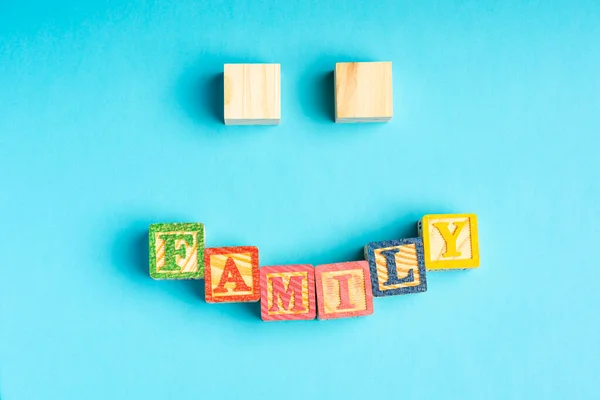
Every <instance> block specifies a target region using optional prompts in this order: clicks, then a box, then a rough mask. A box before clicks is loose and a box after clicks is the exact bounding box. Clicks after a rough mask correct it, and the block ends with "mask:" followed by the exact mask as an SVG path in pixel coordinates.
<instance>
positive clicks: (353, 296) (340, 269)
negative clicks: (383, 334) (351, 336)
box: [315, 261, 373, 319]
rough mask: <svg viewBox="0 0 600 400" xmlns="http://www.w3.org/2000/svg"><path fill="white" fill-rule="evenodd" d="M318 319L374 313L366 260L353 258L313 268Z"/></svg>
mask: <svg viewBox="0 0 600 400" xmlns="http://www.w3.org/2000/svg"><path fill="white" fill-rule="evenodd" d="M315 281H316V286H317V304H318V310H319V314H318V319H332V318H348V317H358V316H362V315H370V314H373V294H372V291H371V277H370V274H369V264H368V263H367V262H366V261H352V262H344V263H336V264H326V265H319V266H317V267H316V268H315Z"/></svg>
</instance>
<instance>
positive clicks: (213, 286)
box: [204, 246, 260, 303]
mask: <svg viewBox="0 0 600 400" xmlns="http://www.w3.org/2000/svg"><path fill="white" fill-rule="evenodd" d="M204 263H205V266H204V267H205V270H204V279H205V281H204V284H205V288H206V301H207V302H209V303H236V302H252V301H258V300H259V299H260V284H259V271H258V248H257V247H254V246H237V247H218V248H207V249H205V251H204Z"/></svg>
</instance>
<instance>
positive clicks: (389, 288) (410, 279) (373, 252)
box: [365, 238, 427, 297]
mask: <svg viewBox="0 0 600 400" xmlns="http://www.w3.org/2000/svg"><path fill="white" fill-rule="evenodd" d="M365 258H366V259H367V261H368V262H369V270H370V272H371V283H372V288H373V296H375V297H382V296H395V295H401V294H410V293H420V292H425V291H427V276H426V271H425V258H424V254H423V241H422V240H421V238H412V239H401V240H386V241H383V242H373V243H369V244H368V245H366V246H365Z"/></svg>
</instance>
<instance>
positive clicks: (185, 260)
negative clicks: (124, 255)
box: [148, 223, 204, 279]
mask: <svg viewBox="0 0 600 400" xmlns="http://www.w3.org/2000/svg"><path fill="white" fill-rule="evenodd" d="M148 236H149V237H148V239H149V243H150V277H152V278H153V279H202V278H204V224H200V223H173V224H152V225H150V229H149V235H148Z"/></svg>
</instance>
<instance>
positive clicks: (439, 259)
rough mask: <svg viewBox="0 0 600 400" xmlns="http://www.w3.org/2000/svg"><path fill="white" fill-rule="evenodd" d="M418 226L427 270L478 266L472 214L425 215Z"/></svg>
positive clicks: (475, 231)
mask: <svg viewBox="0 0 600 400" xmlns="http://www.w3.org/2000/svg"><path fill="white" fill-rule="evenodd" d="M418 229H419V236H420V237H422V238H423V248H424V250H425V266H426V267H427V270H428V271H437V270H448V269H467V268H477V267H479V238H478V234H477V216H476V215H475V214H432V215H425V216H424V217H423V218H422V219H421V221H419V223H418Z"/></svg>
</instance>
